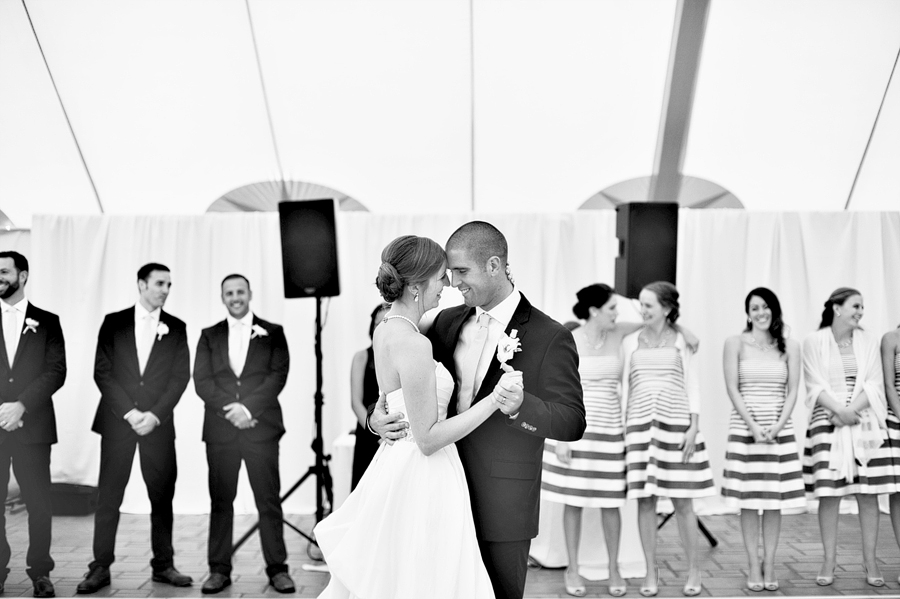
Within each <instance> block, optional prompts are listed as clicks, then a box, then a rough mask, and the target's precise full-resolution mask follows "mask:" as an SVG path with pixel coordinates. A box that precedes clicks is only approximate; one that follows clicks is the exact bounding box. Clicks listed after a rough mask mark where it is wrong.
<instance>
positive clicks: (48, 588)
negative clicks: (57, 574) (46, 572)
mask: <svg viewBox="0 0 900 599" xmlns="http://www.w3.org/2000/svg"><path fill="white" fill-rule="evenodd" d="M31 583H32V584H33V585H34V596H35V597H56V589H54V588H53V583H52V582H50V579H49V578H47V577H46V576H38V577H37V578H35V579H34V580H32V581H31Z"/></svg>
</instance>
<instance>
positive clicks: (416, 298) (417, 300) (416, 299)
mask: <svg viewBox="0 0 900 599" xmlns="http://www.w3.org/2000/svg"><path fill="white" fill-rule="evenodd" d="M415 293H416V296H415V298H414V299H413V301H415V302H416V303H418V302H419V292H418V291H416V292H415Z"/></svg>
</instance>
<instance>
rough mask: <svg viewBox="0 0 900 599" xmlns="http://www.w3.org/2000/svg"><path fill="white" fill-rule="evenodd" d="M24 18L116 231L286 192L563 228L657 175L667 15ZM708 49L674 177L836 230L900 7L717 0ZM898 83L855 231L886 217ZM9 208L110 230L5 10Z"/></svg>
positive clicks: (545, 3)
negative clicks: (228, 200) (806, 215)
mask: <svg viewBox="0 0 900 599" xmlns="http://www.w3.org/2000/svg"><path fill="white" fill-rule="evenodd" d="M25 6H27V8H28V11H29V12H30V15H31V18H32V20H33V23H34V28H35V30H36V32H37V37H38V39H39V40H40V42H41V44H42V46H43V50H44V53H45V55H46V59H47V62H48V64H49V67H50V72H51V73H52V75H53V77H54V79H55V81H56V85H57V87H58V90H59V95H60V97H61V98H62V104H63V105H64V106H65V108H66V111H67V112H68V116H69V119H70V121H71V125H72V128H73V130H74V132H75V136H76V138H77V140H78V142H79V144H80V146H81V150H82V152H83V156H84V161H85V163H86V164H87V167H88V169H89V171H90V174H91V176H92V178H93V181H94V184H95V185H96V189H97V195H99V198H100V201H101V202H102V205H103V208H104V209H105V211H106V212H108V213H187V214H200V213H202V212H204V211H205V210H206V208H207V207H208V206H209V205H210V204H211V203H212V202H213V201H215V200H216V199H217V198H219V197H222V196H223V195H224V194H226V193H227V192H228V191H229V190H233V189H236V188H238V187H241V186H243V185H246V184H249V183H253V182H257V181H271V180H277V179H278V178H279V177H280V176H282V175H283V176H284V177H285V178H286V179H289V180H295V181H304V182H310V183H315V184H320V185H324V186H327V187H330V188H334V189H339V190H341V191H343V192H344V193H346V194H348V195H350V196H352V197H353V198H356V199H358V200H359V201H360V202H362V203H363V204H364V205H365V206H366V207H368V208H369V209H370V210H371V211H373V212H419V213H422V212H460V211H465V210H468V209H470V208H471V207H472V206H473V196H474V206H475V208H476V209H477V210H478V211H481V212H510V211H515V212H520V211H522V212H534V211H554V212H555V211H560V210H575V209H577V208H578V207H579V206H580V205H581V204H582V203H584V201H585V200H586V199H588V198H589V197H591V196H593V195H595V194H596V193H598V192H599V191H600V190H603V189H605V188H607V187H610V186H612V185H614V184H616V183H619V182H622V181H625V180H629V179H634V178H637V177H642V176H646V175H649V174H650V173H651V169H652V168H653V158H654V151H655V148H656V143H657V135H658V132H659V131H658V130H659V121H660V115H661V110H662V102H663V87H664V84H665V77H666V68H667V63H668V55H669V51H670V46H671V38H672V31H673V21H674V18H675V8H676V2H675V0H651V1H647V2H629V1H628V0H610V1H606V2H596V1H593V0H583V1H578V0H569V1H566V2H559V1H558V0H526V1H522V0H473V2H472V3H471V6H472V9H473V10H472V12H471V14H470V10H469V9H470V3H469V2H467V1H465V0H429V2H421V1H417V0H378V1H377V2H372V1H371V0H342V1H340V2H334V1H333V0H305V1H304V2H292V1H290V0H265V1H263V0H249V1H248V2H245V1H244V0H180V1H177V2H176V1H174V0H172V1H162V2H161V1H158V0H70V1H69V2H57V1H54V0H26V2H25ZM248 7H249V15H250V16H252V23H253V28H254V31H255V34H256V40H257V43H258V47H259V59H260V62H259V64H260V65H261V67H262V75H263V78H264V81H265V86H266V90H267V96H268V102H269V108H270V109H271V119H272V129H273V130H274V141H275V143H273V137H272V134H271V132H270V126H269V121H268V116H267V112H266V105H265V101H264V96H263V93H262V90H261V86H260V70H259V69H258V67H257V62H256V55H255V53H254V48H253V39H252V37H251V28H250V19H249V18H248ZM470 32H474V38H470ZM706 36H707V37H706V39H705V41H704V45H703V53H702V57H701V63H700V70H699V76H698V82H697V88H696V95H695V101H694V111H693V114H692V119H691V130H690V133H689V135H688V140H687V146H686V150H685V162H684V174H686V175H690V176H694V177H699V178H703V179H707V180H709V181H712V182H715V183H717V184H719V185H721V186H723V187H725V188H727V189H728V190H730V191H732V192H733V193H734V194H735V195H736V196H737V197H738V198H739V199H740V200H741V202H742V203H743V204H744V205H745V206H746V207H747V208H748V209H766V210H769V209H779V210H782V209H788V210H804V209H815V210H822V209H825V210H840V209H842V208H843V206H844V202H845V201H846V199H847V194H848V192H849V189H850V185H851V183H852V181H853V177H854V175H855V173H856V169H857V168H858V167H859V164H860V158H861V156H862V152H863V149H864V148H865V146H866V142H867V140H868V137H869V133H870V131H871V128H872V123H873V121H874V118H875V114H876V112H877V110H878V105H879V103H880V102H881V98H882V95H883V93H884V90H885V85H886V84H887V80H888V76H889V74H890V71H891V66H892V64H893V61H894V59H895V57H896V56H897V52H898V49H900V3H897V2H895V1H893V0H793V1H792V2H781V1H778V0H753V1H750V0H735V1H726V0H713V1H712V4H711V8H710V12H709V18H708V23H707V28H706ZM472 40H473V43H472V44H470V41H472ZM470 48H474V56H473V55H471V54H470ZM897 79H900V75H898V76H897V77H896V78H895V81H894V84H893V86H892V89H891V90H890V93H889V95H888V97H887V101H886V103H885V106H884V109H883V113H882V115H881V119H880V121H879V125H878V128H877V130H876V132H875V136H874V137H873V139H872V142H871V147H870V149H869V155H868V157H867V159H866V163H865V165H864V168H863V169H862V172H861V174H860V178H859V183H858V185H857V188H856V191H855V193H854V200H853V203H852V204H851V209H878V210H886V209H896V208H897V206H898V200H900V171H898V169H897V168H896V164H898V163H900V83H897ZM473 82H474V94H473V93H472V89H473V88H472V83H473ZM473 108H474V110H473ZM473 123H474V127H473ZM473 139H474V144H473ZM276 145H277V153H276ZM473 166H474V177H473ZM473 179H474V184H473ZM473 191H474V194H473ZM0 209H2V210H3V211H4V212H5V213H6V214H7V215H8V216H9V217H10V219H12V221H13V222H14V223H15V224H16V225H19V226H28V225H29V223H30V221H31V215H32V214H35V213H97V212H99V207H98V201H97V198H96V197H95V194H94V191H93V189H92V186H91V182H90V180H89V179H88V177H87V175H86V172H85V168H84V166H83V165H82V162H81V158H80V157H79V153H78V149H77V148H76V146H75V144H74V142H73V138H72V135H71V134H70V132H69V128H68V125H67V123H66V119H65V116H64V115H63V112H62V110H61V108H60V102H59V100H58V99H57V96H56V92H55V91H54V88H53V85H52V84H51V81H50V78H49V76H48V73H47V68H46V67H45V65H44V62H43V59H42V57H41V54H40V51H39V49H38V47H37V44H36V42H35V36H34V34H33V33H32V29H31V24H30V23H29V20H28V18H27V16H26V12H25V9H24V7H23V3H22V1H21V0H0Z"/></svg>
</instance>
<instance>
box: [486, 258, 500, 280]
mask: <svg viewBox="0 0 900 599" xmlns="http://www.w3.org/2000/svg"><path fill="white" fill-rule="evenodd" d="M487 271H488V272H489V273H490V274H491V276H493V275H495V274H498V273H499V272H500V271H501V263H500V258H499V257H497V256H491V257H490V258H488V261H487Z"/></svg>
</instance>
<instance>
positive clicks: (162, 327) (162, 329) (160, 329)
mask: <svg viewBox="0 0 900 599" xmlns="http://www.w3.org/2000/svg"><path fill="white" fill-rule="evenodd" d="M168 334H169V325H167V324H166V323H164V322H160V323H159V324H158V325H156V340H157V341H159V340H161V339H162V338H163V335H168Z"/></svg>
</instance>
